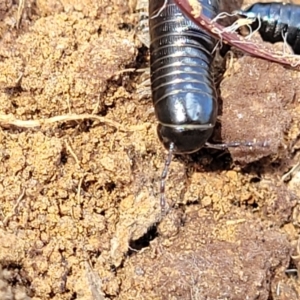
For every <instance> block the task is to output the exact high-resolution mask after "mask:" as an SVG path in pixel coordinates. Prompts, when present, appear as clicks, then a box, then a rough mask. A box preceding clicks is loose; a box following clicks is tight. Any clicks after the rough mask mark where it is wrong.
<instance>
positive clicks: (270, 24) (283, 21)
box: [237, 2, 300, 54]
mask: <svg viewBox="0 0 300 300" xmlns="http://www.w3.org/2000/svg"><path fill="white" fill-rule="evenodd" d="M237 12H238V14H239V15H240V16H242V17H246V18H250V19H256V20H257V22H256V24H255V26H254V27H256V28H257V29H258V31H259V33H260V35H261V37H262V39H263V40H264V41H267V42H270V43H276V42H281V41H286V42H287V43H288V44H289V45H290V46H291V47H292V49H293V51H294V53H295V54H300V5H296V4H289V3H278V2H270V3H255V4H253V5H251V6H250V7H248V8H246V9H245V10H239V11H237Z"/></svg>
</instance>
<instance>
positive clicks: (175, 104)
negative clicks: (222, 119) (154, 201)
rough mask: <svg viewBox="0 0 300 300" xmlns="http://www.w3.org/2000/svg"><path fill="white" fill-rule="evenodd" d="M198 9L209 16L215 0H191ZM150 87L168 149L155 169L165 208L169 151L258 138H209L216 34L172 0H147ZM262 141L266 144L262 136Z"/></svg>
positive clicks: (215, 102)
mask: <svg viewBox="0 0 300 300" xmlns="http://www.w3.org/2000/svg"><path fill="white" fill-rule="evenodd" d="M196 2H197V4H199V5H200V9H201V12H202V14H204V15H205V16H206V17H207V18H209V19H213V18H215V17H216V16H217V15H218V13H219V2H220V1H219V0H196ZM149 32H150V72H151V91H152V101H153V105H154V110H155V114H156V117H157V120H158V126H157V134H158V137H159V139H160V141H161V143H162V144H163V145H164V147H165V148H166V149H167V150H168V157H167V159H166V161H165V167H164V170H163V172H162V175H161V184H160V194H161V198H160V204H161V208H162V210H164V208H165V180H166V177H167V173H168V168H169V165H170V163H171V160H172V156H173V154H189V153H193V152H196V151H198V150H200V149H201V148H202V147H209V148H216V149H223V150H224V149H226V148H229V147H239V146H242V145H243V146H246V147H252V146H254V145H258V144H260V143H254V142H244V143H240V142H231V143H226V144H211V143H209V142H208V140H209V138H210V137H211V136H212V134H213V131H214V127H215V125H216V122H217V114H218V96H217V92H216V88H215V84H214V78H213V70H212V63H213V59H214V54H215V49H216V45H217V40H216V39H215V38H214V37H212V36H211V35H210V34H209V33H208V32H206V31H205V30H204V29H202V28H201V27H199V26H198V25H196V24H195V23H194V22H193V21H192V20H190V19H189V18H188V17H187V16H186V15H185V14H184V13H183V12H182V11H181V9H180V8H179V7H178V6H177V4H176V2H175V0H157V1H153V0H150V1H149ZM261 146H262V147H266V146H268V143H266V142H264V143H262V145H261Z"/></svg>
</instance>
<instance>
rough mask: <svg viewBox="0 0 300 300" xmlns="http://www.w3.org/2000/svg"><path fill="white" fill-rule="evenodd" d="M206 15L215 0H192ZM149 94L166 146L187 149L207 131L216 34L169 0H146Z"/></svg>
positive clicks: (211, 119) (213, 114)
mask: <svg viewBox="0 0 300 300" xmlns="http://www.w3.org/2000/svg"><path fill="white" fill-rule="evenodd" d="M198 2H199V4H200V5H201V9H202V12H203V13H204V14H205V16H207V17H208V18H210V19H212V18H214V17H215V16H216V15H217V14H218V10H219V0H198ZM149 30H150V40H151V44H150V62H151V89H152V99H153V104H154V107H155V113H156V117H157V119H158V122H159V124H158V127H157V132H158V136H159V139H160V140H161V142H162V143H163V145H164V146H165V148H166V149H169V150H170V149H171V148H172V152H174V153H192V152H195V151H197V150H199V149H200V148H202V147H203V146H204V145H205V143H206V142H207V140H208V139H209V137H210V136H211V135H212V132H213V129H214V126H215V123H216V119H217V111H218V108H217V93H216V90H215V86H214V80H213V76H212V60H213V54H212V53H213V52H214V49H215V47H216V40H215V39H214V38H212V37H211V36H210V35H209V34H208V33H207V32H206V31H204V30H203V29H201V28H200V27H198V26H197V25H195V24H194V23H193V22H192V21H190V20H189V19H188V18H187V17H186V16H185V15H184V14H183V13H182V12H181V10H180V9H179V7H178V6H177V5H176V4H175V2H174V0H149Z"/></svg>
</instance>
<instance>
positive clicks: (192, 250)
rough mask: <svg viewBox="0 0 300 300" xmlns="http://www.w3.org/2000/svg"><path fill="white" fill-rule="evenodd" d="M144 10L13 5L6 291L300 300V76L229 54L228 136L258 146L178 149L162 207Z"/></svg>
mask: <svg viewBox="0 0 300 300" xmlns="http://www.w3.org/2000/svg"><path fill="white" fill-rule="evenodd" d="M226 2H229V1H226ZM226 2H224V1H223V3H222V4H223V9H224V10H227V11H232V10H234V9H236V8H238V7H240V6H241V5H246V4H250V3H254V2H255V1H247V2H246V1H244V2H243V3H242V1H234V0H233V1H230V3H226ZM264 2H267V1H264ZM295 2H297V1H293V3H295ZM298 2H299V4H300V1H298ZM136 5H137V3H136V1H134V0H129V1H120V0H101V1H100V0H98V1H92V0H80V1H79V0H78V1H77V0H73V1H68V0H60V1H58V0H37V1H33V0H26V1H20V2H17V3H16V1H12V0H4V1H1V3H0V125H1V128H0V140H1V146H0V200H1V201H0V299H7V300H9V299H16V300H27V299H32V300H38V299H41V300H42V299H43V300H46V299H47V300H48V299H61V300H65V299H69V300H71V299H72V300H73V299H82V300H83V299H96V300H103V299H122V300H125V299H183V300H185V299H186V300H188V299H199V300H200V299H206V300H209V299H211V300H216V299H224V300H225V299H231V300H235V299H236V300H243V299H249V300H254V299H259V300H285V299H289V300H294V299H295V300H296V299H299V298H300V288H299V287H300V285H299V279H298V267H299V268H300V240H299V233H300V201H299V200H300V192H299V191H300V172H299V169H300V168H299V159H300V157H299V151H298V150H299V148H300V144H299V139H298V136H299V130H300V117H299V116H300V93H299V84H298V80H300V73H299V71H298V70H295V69H293V68H286V67H283V66H280V65H278V64H275V63H271V62H268V61H263V60H260V59H257V58H252V57H249V56H247V55H244V54H242V53H239V52H237V51H234V50H233V51H232V52H230V53H229V54H228V55H227V56H226V58H225V59H224V60H223V61H222V63H220V66H221V64H222V66H225V68H224V70H223V71H222V74H223V75H222V79H221V80H220V81H221V83H220V125H219V126H218V127H217V129H218V130H216V133H215V135H214V136H213V137H212V141H216V140H218V139H220V140H221V141H222V142H242V143H245V142H249V141H256V142H257V143H256V144H257V146H256V147H255V146H254V147H239V148H237V149H230V150H229V151H219V150H215V149H203V150H201V151H200V152H199V153H196V154H193V155H187V156H176V157H175V158H174V159H173V161H172V163H171V166H170V172H169V176H168V179H167V183H166V196H167V202H168V203H167V208H168V209H167V212H166V213H165V214H162V213H161V208H160V205H159V184H160V175H161V172H162V169H163V167H164V164H165V157H166V151H165V149H163V147H162V145H161V144H160V142H159V140H158V138H157V134H156V125H157V122H156V119H155V115H154V112H153V107H152V103H151V98H150V97H141V94H143V96H144V95H147V94H148V95H149V89H148V90H147V86H146V85H144V84H143V83H142V84H141V82H143V80H144V78H145V76H146V75H145V74H142V73H143V72H142V71H143V68H145V67H147V66H148V59H149V57H148V53H147V49H146V47H145V46H143V45H142V43H141V42H140V41H139V39H137V36H136V28H137V26H138V21H139V18H140V13H139V12H138V11H137V10H136ZM146 74H147V72H146ZM260 142H261V143H262V144H264V143H265V142H266V144H267V146H265V147H262V146H259V144H260Z"/></svg>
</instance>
